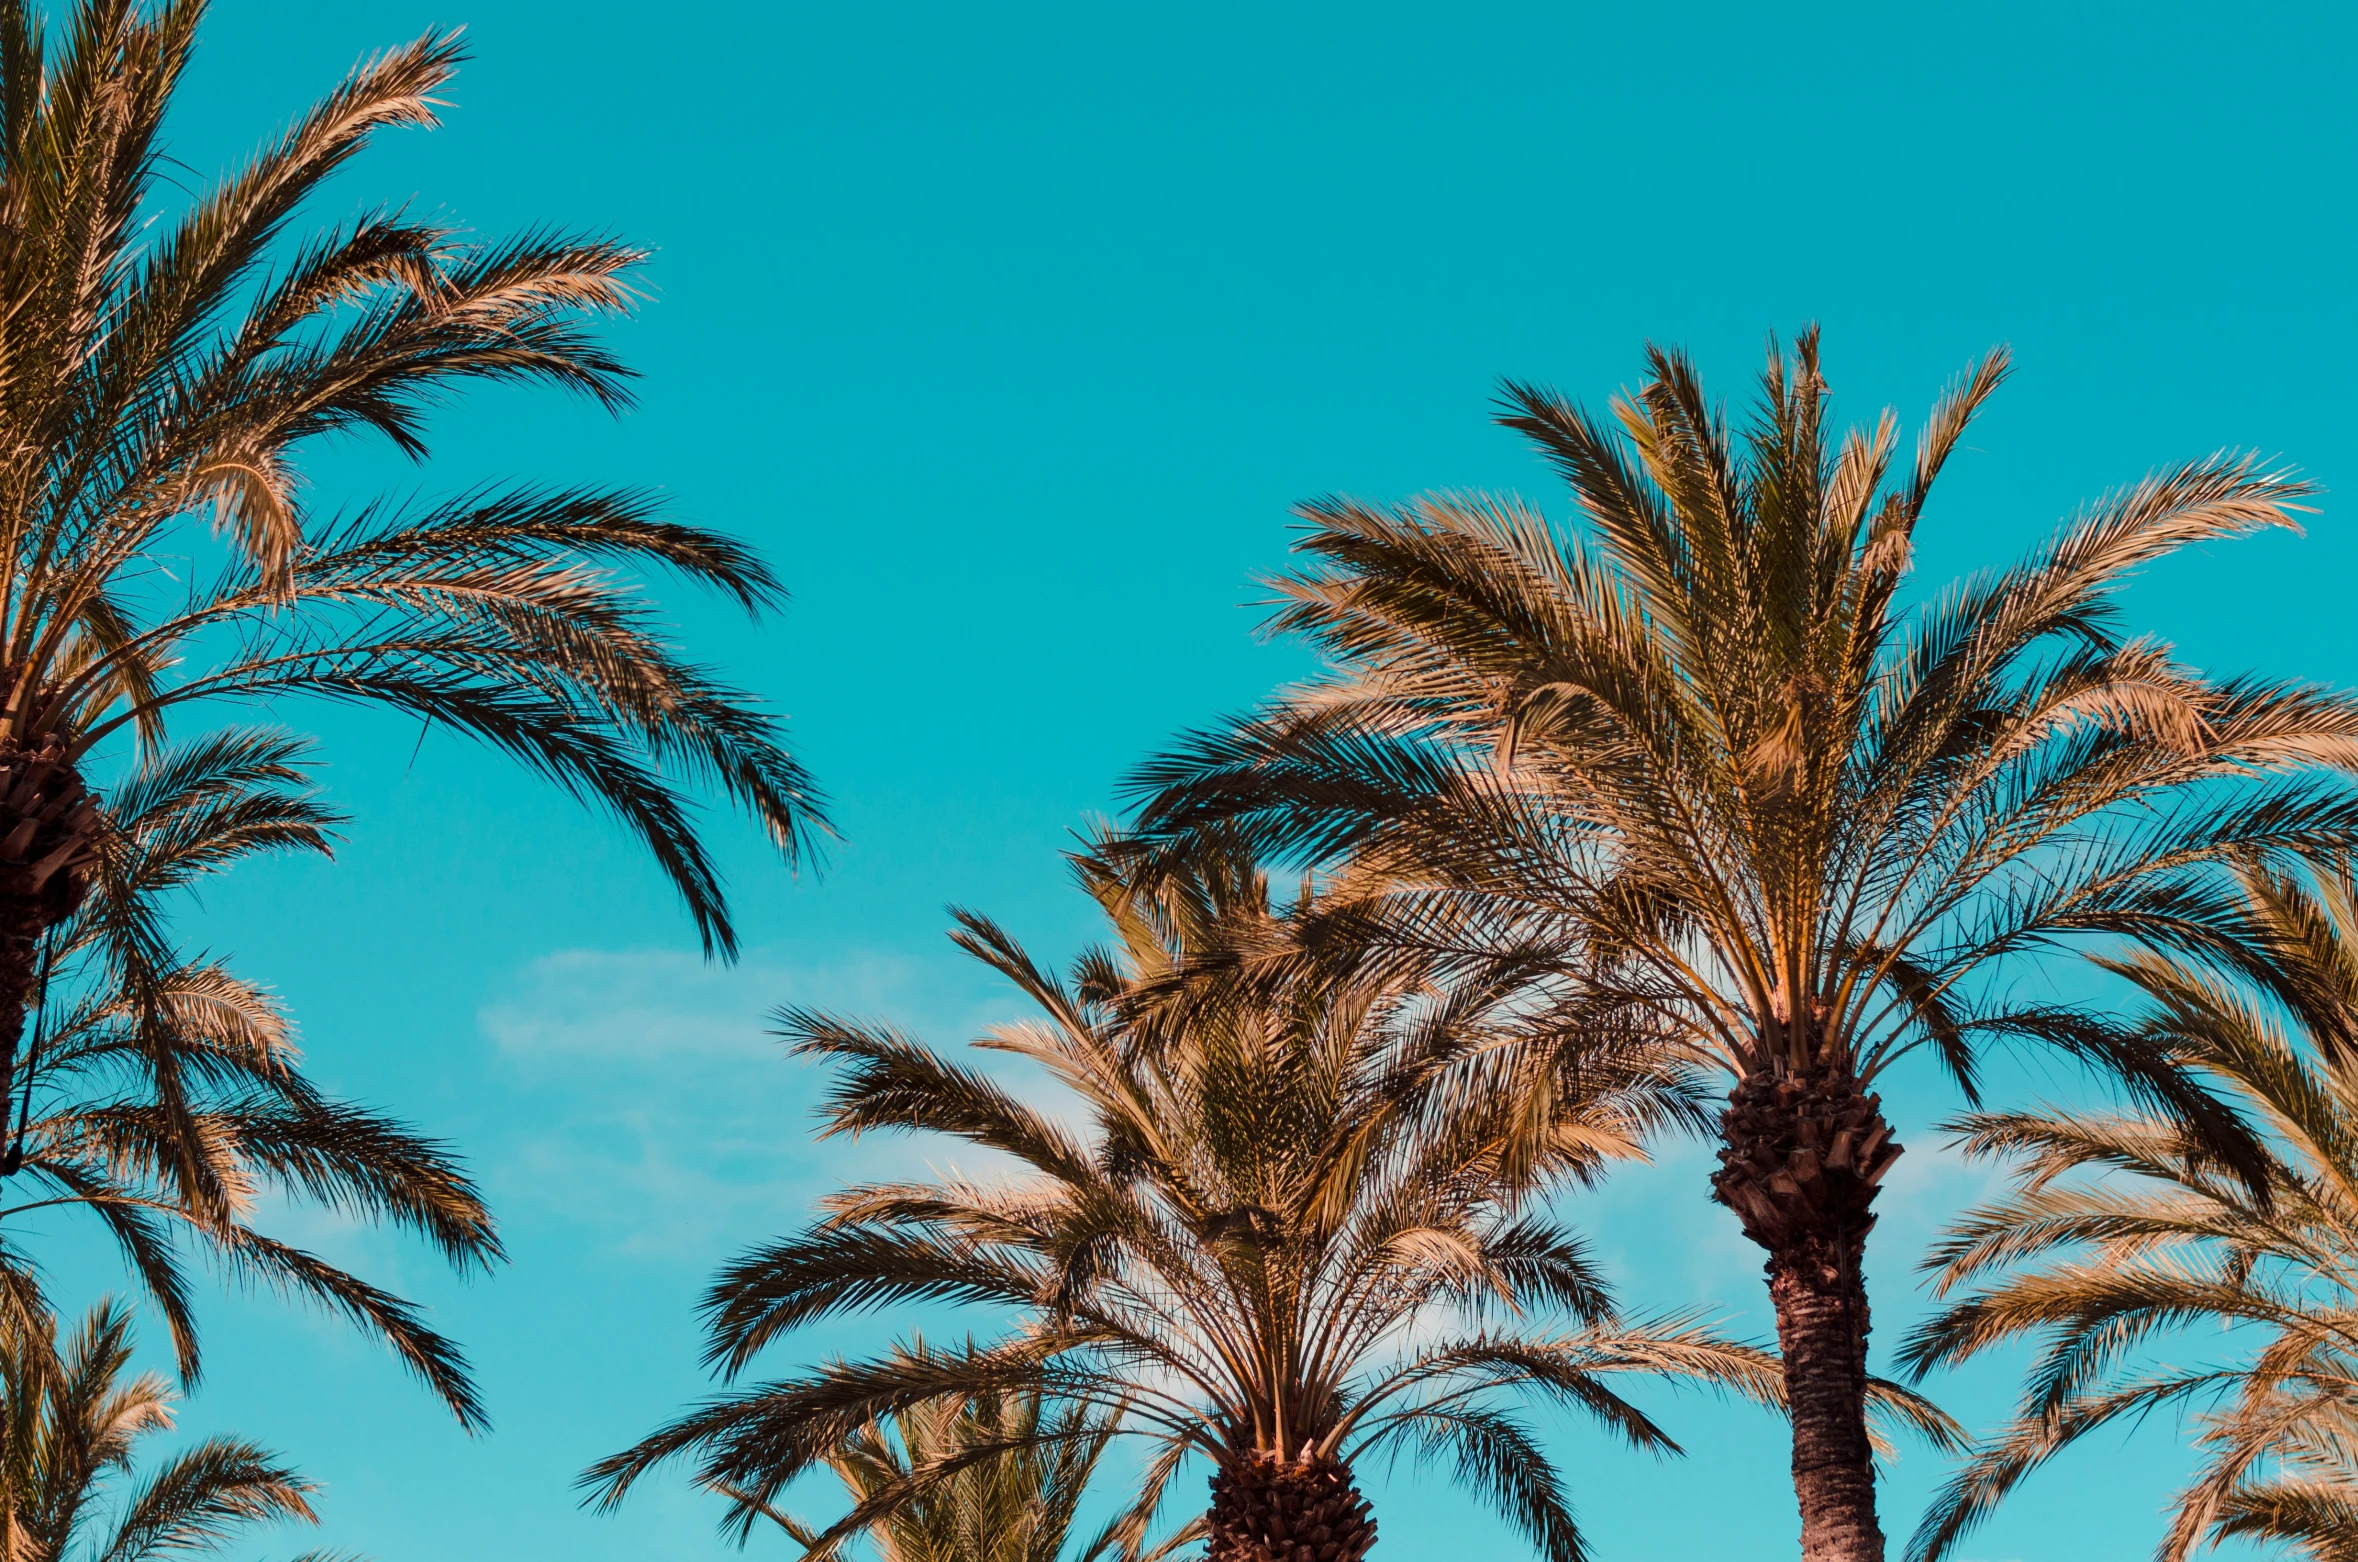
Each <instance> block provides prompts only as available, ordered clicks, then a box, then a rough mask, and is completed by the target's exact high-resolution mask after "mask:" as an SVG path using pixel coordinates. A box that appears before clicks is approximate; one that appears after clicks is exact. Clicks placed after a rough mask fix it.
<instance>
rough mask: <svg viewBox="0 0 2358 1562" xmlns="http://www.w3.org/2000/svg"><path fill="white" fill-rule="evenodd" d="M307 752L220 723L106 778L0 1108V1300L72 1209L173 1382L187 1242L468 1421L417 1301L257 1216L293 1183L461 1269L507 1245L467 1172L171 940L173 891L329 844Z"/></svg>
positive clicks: (476, 1406)
mask: <svg viewBox="0 0 2358 1562" xmlns="http://www.w3.org/2000/svg"><path fill="white" fill-rule="evenodd" d="M300 756H301V745H300V744H299V743H298V742H297V741H296V740H295V739H292V738H290V737H288V736H286V735H284V734H277V733H269V732H256V731H227V732H221V733H216V734H214V735H213V736H211V737H209V738H207V739H205V740H203V741H201V742H197V743H191V744H187V745H184V746H180V747H174V748H166V749H163V750H159V751H157V752H156V753H154V754H152V755H151V756H150V758H149V759H148V760H147V761H146V762H144V763H142V764H141V765H139V766H137V767H136V768H134V769H133V770H132V771H131V772H130V773H129V774H127V775H125V776H124V777H123V778H122V779H121V781H120V783H119V785H118V786H117V787H116V788H115V789H114V791H113V794H112V796H111V798H110V805H109V808H108V810H107V812H106V813H105V815H104V816H102V819H101V822H100V827H99V831H98V834H97V837H96V839H95V841H94V851H95V854H96V856H95V861H94V862H93V864H92V867H91V874H90V889H89V893H88V894H87V895H86V896H85V897H84V898H83V900H82V902H81V904H80V905H79V907H78V908H77V909H76V910H75V911H74V913H73V914H72V915H71V916H69V917H68V918H67V920H66V921H65V922H63V923H62V924H59V925H58V926H57V927H56V928H54V929H53V930H52V931H51V933H50V934H49V935H48V937H47V938H46V939H45V940H44V954H45V958H44V959H43V961H42V969H41V972H40V974H39V976H38V979H37V987H38V988H39V989H40V998H41V1001H40V1003H39V1005H38V1008H39V1017H38V1019H37V1021H36V1024H35V1027H34V1031H33V1039H32V1045H31V1047H30V1048H29V1049H28V1052H27V1055H26V1056H25V1058H24V1059H23V1060H21V1066H20V1067H19V1069H18V1071H17V1072H18V1076H19V1085H18V1092H17V1094H16V1095H15V1096H14V1097H12V1098H9V1099H8V1100H6V1101H5V1103H4V1104H0V1146H5V1148H4V1149H0V1188H4V1189H5V1192H0V1300H4V1301H5V1302H6V1304H7V1306H6V1309H5V1312H6V1314H7V1316H8V1317H13V1319H14V1320H15V1323H16V1325H17V1326H18V1327H20V1328H25V1329H37V1328H38V1327H39V1326H40V1325H39V1323H38V1320H39V1318H40V1317H41V1316H42V1302H41V1298H40V1294H39V1288H38V1285H37V1282H36V1272H37V1265H36V1263H35V1260H34V1257H33V1254H32V1251H31V1242H30V1234H31V1233H36V1232H38V1231H39V1230H41V1229H42V1223H43V1222H45V1221H48V1220H52V1219H54V1218H56V1216H58V1215H59V1214H72V1213H80V1214H85V1215H87V1216H89V1217H91V1218H92V1219H94V1220H95V1221H97V1222H98V1224H99V1226H100V1228H101V1229H103V1230H104V1231H105V1232H106V1233H107V1235H108V1236H109V1237H111V1238H112V1239H113V1241H114V1243H115V1245H116V1246H117V1248H118V1249H119V1250H120V1252H121V1254H122V1256H123V1258H124V1260H125V1262H126V1263H127V1264H128V1265H129V1267H130V1269H131V1271H132V1272H133V1274H135V1275H136V1276H137V1277H138V1279H139V1281H140V1283H141V1285H142V1286H143V1288H144V1289H145V1292H146V1295H147V1298H148V1300H149V1302H150V1303H151V1304H152V1305H153V1306H154V1307H155V1309H156V1310H157V1312H158V1313H159V1314H160V1315H161V1316H162V1318H163V1319H164V1322H165V1324H166V1326H167V1327H168V1328H169V1329H170V1331H171V1335H172V1342H173V1346H174V1349H175V1351H176V1353H177V1356H178V1360H179V1366H180V1370H181V1374H182V1377H183V1378H184V1379H185V1380H188V1381H194V1380H195V1379H196V1377H197V1375H198V1369H199V1366H200V1354H199V1349H198V1340H197V1331H196V1326H195V1320H194V1317H193V1315H192V1311H191V1308H192V1293H191V1287H190V1281H189V1276H188V1274H187V1264H188V1260H189V1259H190V1258H191V1257H202V1258H204V1259H206V1260H208V1261H210V1262H211V1263H212V1265H213V1266H214V1267H216V1268H218V1269H220V1270H221V1271H223V1272H224V1273H225V1274H226V1275H227V1276H228V1277H229V1278H232V1279H235V1280H237V1281H240V1282H241V1283H244V1284H248V1285H253V1284H261V1285H267V1286H271V1287H274V1288H276V1289H278V1290H280V1291H283V1292H287V1293H290V1294H292V1295H294V1296H297V1297H300V1298H304V1299H307V1300H309V1301H312V1302H314V1303H317V1304H320V1305H323V1306H325V1307H327V1308H328V1309H329V1310H331V1311H332V1312H335V1313H337V1314H339V1315H341V1316H343V1317H344V1318H346V1319H347V1320H348V1321H350V1322H351V1323H353V1324H354V1325H355V1326H357V1327H359V1328H360V1329H361V1330H362V1331H363V1332H365V1333H368V1334H370V1335H372V1336H374V1337H376V1338H377V1339H379V1340H381V1341H383V1342H384V1343H385V1344H386V1345H387V1346H389V1347H390V1348H391V1349H392V1350H393V1352H394V1353H395V1355H396V1356H397V1357H398V1358H399V1359H400V1360H401V1361H402V1362H403V1363H404V1365H406V1366H407V1367H408V1368H409V1369H410V1370H411V1371H413V1372H414V1373H416V1374H417V1375H418V1376H419V1377H420V1378H421V1379H423V1380H424V1381H425V1383H426V1384H427V1385H428V1386H429V1387H430V1388H432V1389H433V1390H434V1391H435V1392H436V1393H437V1394H438V1395H439V1396H440V1397H441V1398H442V1399H443V1400H444V1401H445V1403H447V1404H448V1405H449V1406H450V1407H451V1409H452V1411H453V1413H454V1414H456V1415H457V1416H458V1417H459V1419H460V1420H461V1422H462V1423H464V1424H466V1425H468V1426H470V1427H479V1426H481V1425H482V1424H483V1423H484V1416H483V1409H482V1406H481V1404H480V1402H479V1401H478V1399H477V1396H476V1392H475V1389H474V1386H473V1384H472V1382H471V1381H470V1379H469V1376H468V1373H467V1370H466V1366H465V1363H464V1361H463V1360H462V1359H461V1357H460V1355H459V1353H458V1351H457V1350H456V1349H455V1348H454V1347H453V1346H452V1345H451V1344H450V1343H449V1342H448V1341H446V1340H444V1339H443V1338H442V1337H441V1336H440V1335H438V1334H436V1333H435V1332H434V1331H433V1330H432V1329H430V1328H428V1327H426V1325H425V1324H424V1322H423V1321H422V1319H421V1318H420V1316H419V1314H418V1312H417V1310H416V1309H415V1308H414V1307H412V1306H411V1305H410V1304H408V1303H406V1302H404V1301H403V1300H402V1299H401V1298H399V1297H397V1296H394V1295H392V1294H390V1293H388V1292H386V1291H383V1290H381V1289H379V1288H377V1287H375V1286H372V1285H370V1284H368V1283H367V1282H366V1281H363V1280H361V1279H359V1278H357V1277H355V1276H353V1275H351V1274H348V1273H346V1272H344V1271H343V1270H340V1269H338V1268H336V1267H335V1266H334V1265H332V1264H329V1263H327V1262H325V1261H324V1260H322V1259H321V1258H319V1257H318V1256H316V1255H314V1254H311V1253H308V1252H305V1251H304V1250H302V1249H300V1248H298V1247H294V1246H292V1245H289V1244H288V1243H285V1242H283V1241H280V1240H278V1239H276V1238H274V1237H272V1236H270V1235H269V1234H268V1233H267V1231H266V1230H265V1229H263V1228H262V1227H261V1225H260V1224H259V1223H258V1219H257V1217H258V1216H259V1214H260V1213H261V1212H262V1210H264V1209H267V1208H268V1207H270V1203H278V1202H287V1201H292V1202H304V1201H308V1202H312V1203H316V1204H319V1205H322V1206H325V1207H326V1208H329V1209H332V1210H335V1211H337V1212H339V1213H341V1214H343V1215H345V1216H347V1217H353V1218H358V1219H362V1220H368V1221H375V1222H385V1223H390V1224H392V1225H393V1226H396V1227H398V1228H401V1229H404V1230H407V1231H410V1232H412V1233H414V1234H416V1235H418V1236H420V1237H422V1238H424V1239H425V1240H426V1242H427V1243H428V1244H429V1245H431V1246H432V1247H433V1248H434V1249H435V1250H436V1251H438V1252H439V1253H440V1254H441V1255H442V1256H443V1257H444V1258H445V1259H446V1260H447V1261H448V1262H450V1263H451V1264H452V1265H453V1266H455V1267H457V1268H458V1269H460V1270H461V1271H471V1270H477V1269H481V1268H484V1267H487V1266H488V1265H490V1264H492V1263H494V1262H496V1261H497V1260H498V1259H499V1257H500V1246H499V1241H498V1238H497V1236H496V1235H495V1234H494V1231H493V1226H492V1221H491V1216H490V1213H489V1211H488V1210H486V1209H485V1207H484V1205H483V1201H482V1199H481V1197H480V1196H479V1195H478V1194H477V1192H476V1190H475V1188H474V1186H473V1184H472V1183H471V1182H470V1181H469V1180H468V1178H467V1177H466V1175H465V1172H464V1170H463V1169H462V1168H461V1167H460V1165H459V1164H458V1162H457V1161H456V1160H455V1158H454V1157H453V1156H452V1155H451V1154H450V1153H449V1151H448V1150H447V1149H446V1148H445V1147H443V1146H441V1145H439V1144H436V1143H434V1142H433V1141H431V1140H427V1139H423V1138H420V1137H419V1136H418V1135H417V1134H416V1133H415V1132H413V1131H412V1130H410V1129H408V1128H406V1127H405V1126H403V1125H402V1124H401V1123H399V1122H397V1121H394V1120H392V1119H390V1118H387V1117H384V1116H382V1115H380V1114H377V1113H374V1112H370V1111H368V1110H365V1109H363V1108H360V1107H357V1106H354V1105H351V1104H349V1103H346V1102H340V1101H337V1100H334V1099H332V1098H330V1097H328V1096H326V1095H324V1094H322V1093H321V1092H320V1091H319V1090H318V1089H317V1087H315V1086H314V1085H313V1084H311V1082H310V1081H309V1080H307V1079H306V1078H305V1077H304V1074H303V1071H302V1066H301V1057H300V1055H299V1054H298V1053H297V1051H296V1049H295V1046H294V1037H293V1031H292V1027H291V1026H290V1025H289V1024H288V1022H287V1018H286V1016H285V1014H284V1013H283V1012H282V1011H281V1010H280V1008H279V1006H278V1005H277V1004H276V1003H275V1002H274V1001H273V1000H272V999H271V998H270V997H269V995H268V994H267V993H265V992H263V991H262V990H261V989H260V988H258V987H256V986H254V985H253V984H252V983H250V982H247V981H245V980H242V979H241V978H239V977H238V976H237V975H236V974H235V973H233V972H232V971H230V970H229V969H227V968H226V967H224V966H223V965H221V964H219V963H218V962H214V961H209V960H204V959H188V958H186V957H183V956H182V955H180V954H179V953H178V952H177V951H176V950H175V948H174V945H173V942H172V939H171V937H170V932H171V928H170V912H171V909H172V907H173V903H174V901H175V899H176V898H178V897H180V896H181V895H182V893H183V892H184V891H185V890H187V889H188V888H189V887H191V885H192V884H193V883H194V882H195V881H197V880H199V879H200V878H202V877H203V876H205V875H208V874H212V873H217V872H220V871H222V870H224V869H226V868H228V867H231V866H233V865H234V864H235V863H236V862H238V861H239V860H241V859H243V858H246V857H249V856H253V855H256V854H261V853H269V852H278V851H320V852H324V851H325V850H326V849H327V847H328V845H329V841H328V837H327V834H326V831H327V829H328V828H329V826H330V825H332V824H333V823H334V816H333V815H331V814H329V813H327V812H326V811H325V810H324V809H323V808H322V806H321V804H320V803H319V801H318V798H317V797H316V795H315V794H314V793H313V792H312V791H311V790H310V789H309V787H308V784H307V781H306V777H305V776H304V774H303V772H302V770H301V769H300V768H299V765H298V761H299V759H300ZM265 1196H268V1197H269V1201H270V1202H269V1203H265V1202H264V1200H265ZM6 1321H7V1320H6V1318H0V1323H5V1322H6Z"/></svg>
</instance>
